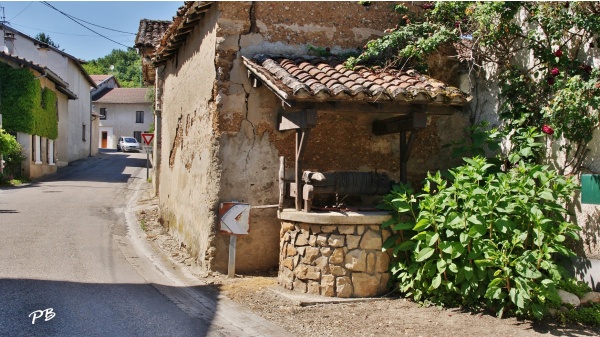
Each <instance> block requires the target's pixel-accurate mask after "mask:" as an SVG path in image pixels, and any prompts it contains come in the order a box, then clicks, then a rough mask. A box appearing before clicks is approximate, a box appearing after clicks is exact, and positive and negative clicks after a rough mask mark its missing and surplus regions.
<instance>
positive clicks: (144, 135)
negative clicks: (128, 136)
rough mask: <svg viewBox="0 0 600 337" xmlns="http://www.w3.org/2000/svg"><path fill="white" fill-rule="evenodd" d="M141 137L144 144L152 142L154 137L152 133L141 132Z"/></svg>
mask: <svg viewBox="0 0 600 337" xmlns="http://www.w3.org/2000/svg"><path fill="white" fill-rule="evenodd" d="M142 139H143V140H144V143H146V145H150V143H152V139H154V134H153V133H142Z"/></svg>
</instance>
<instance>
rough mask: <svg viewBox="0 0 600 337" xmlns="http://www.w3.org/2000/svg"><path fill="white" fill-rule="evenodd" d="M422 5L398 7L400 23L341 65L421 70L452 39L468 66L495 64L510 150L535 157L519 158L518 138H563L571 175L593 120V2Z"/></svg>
mask: <svg viewBox="0 0 600 337" xmlns="http://www.w3.org/2000/svg"><path fill="white" fill-rule="evenodd" d="M422 8H423V9H424V14H421V13H411V12H409V11H408V8H407V7H406V6H403V5H398V6H396V7H395V10H396V11H397V12H399V13H400V14H402V19H401V20H400V22H399V23H398V25H397V26H396V27H395V28H392V29H388V30H387V31H386V33H387V34H386V35H385V36H383V37H381V38H379V39H376V40H373V41H370V42H368V43H367V44H366V46H365V47H364V51H363V53H362V54H361V55H360V56H358V57H356V58H350V59H349V60H348V61H347V63H346V65H347V66H349V67H354V66H356V65H359V64H364V65H387V66H390V65H391V66H399V67H404V66H410V67H414V68H417V69H421V70H424V69H427V64H426V61H427V56H428V55H431V54H432V53H435V52H437V51H438V50H439V49H440V47H442V46H444V45H447V44H448V43H450V42H454V43H459V44H462V47H463V48H464V49H467V50H470V52H471V54H472V55H473V58H472V59H470V60H468V62H469V64H470V65H471V68H472V69H474V70H476V69H482V68H483V66H485V65H490V64H493V65H494V66H495V68H496V69H497V71H498V74H499V78H498V79H499V83H500V97H499V98H500V102H501V105H500V109H499V115H500V118H501V120H502V122H503V126H502V128H503V129H504V130H505V135H506V136H508V138H509V140H510V142H511V144H512V148H511V151H516V152H517V155H518V156H519V157H521V158H527V160H529V161H532V162H535V161H537V160H538V159H539V158H540V157H541V156H542V155H543V154H544V151H541V150H543V148H542V147H539V148H538V151H535V152H533V154H532V156H529V155H523V154H522V153H521V152H523V151H525V152H527V151H528V150H524V149H526V148H530V146H529V145H528V144H527V143H522V142H523V141H525V142H526V141H529V138H530V137H529V135H531V134H532V133H537V134H540V135H541V133H540V132H539V131H542V129H543V130H544V132H545V133H546V134H548V135H549V137H553V138H555V137H561V136H562V137H564V139H565V140H566V141H567V143H566V144H565V145H564V147H563V149H565V150H566V155H567V161H566V162H565V163H564V164H561V165H562V167H561V168H560V169H561V172H565V171H566V170H570V172H571V173H577V172H578V170H579V168H580V163H581V162H582V161H583V159H584V156H585V154H586V146H587V143H588V142H589V141H590V139H591V135H592V132H593V130H595V129H596V128H597V127H598V124H599V119H598V111H599V109H600V95H599V93H600V72H598V70H597V69H594V68H593V67H592V66H591V65H589V64H588V63H587V62H588V61H587V60H586V59H585V57H586V56H585V53H584V51H585V50H586V49H589V50H588V51H587V52H588V53H592V52H593V51H591V50H592V48H598V47H600V46H598V45H597V44H600V41H597V37H598V35H599V34H600V5H599V4H598V2H567V3H564V2H502V1H479V2H453V1H437V2H435V3H430V2H426V3H423V4H422ZM471 73H472V74H475V75H477V74H481V75H483V76H486V75H485V74H483V73H478V72H476V71H473V72H471ZM531 128H536V129H537V130H534V131H532V130H531ZM553 129H554V130H555V131H556V134H553ZM523 133H527V134H526V135H525V134H523ZM505 156H506V157H508V156H510V153H506V154H505ZM514 158H516V157H515V156H514V155H513V159H514Z"/></svg>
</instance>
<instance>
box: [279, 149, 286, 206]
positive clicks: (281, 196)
mask: <svg viewBox="0 0 600 337" xmlns="http://www.w3.org/2000/svg"><path fill="white" fill-rule="evenodd" d="M284 178H285V157H284V156H281V157H279V207H278V209H279V211H280V212H281V211H282V210H283V200H284V198H285V181H284Z"/></svg>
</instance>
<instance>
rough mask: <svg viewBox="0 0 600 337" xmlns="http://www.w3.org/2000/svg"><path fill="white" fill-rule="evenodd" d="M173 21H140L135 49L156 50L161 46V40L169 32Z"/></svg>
mask: <svg viewBox="0 0 600 337" xmlns="http://www.w3.org/2000/svg"><path fill="white" fill-rule="evenodd" d="M172 23H173V21H164V20H148V19H142V20H140V27H139V29H138V33H137V35H136V37H135V45H134V47H136V48H140V47H147V48H156V47H157V46H158V45H159V44H160V39H161V38H162V36H163V34H164V33H165V32H166V31H167V29H168V28H169V26H170V25H171V24H172Z"/></svg>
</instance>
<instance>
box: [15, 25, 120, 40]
mask: <svg viewBox="0 0 600 337" xmlns="http://www.w3.org/2000/svg"><path fill="white" fill-rule="evenodd" d="M7 25H9V26H11V27H12V26H18V27H23V28H28V29H34V30H37V31H39V32H45V33H52V34H60V35H69V36H88V37H89V36H96V37H97V35H91V34H71V33H61V32H54V31H51V30H46V29H41V28H36V27H29V26H23V25H18V24H16V23H7ZM124 36H127V37H129V35H112V36H111V35H109V36H108V37H124Z"/></svg>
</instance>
